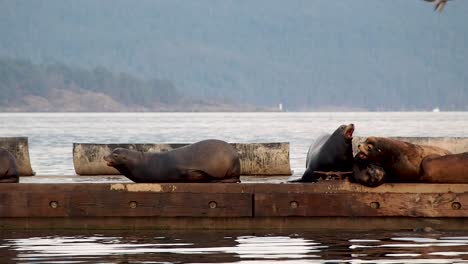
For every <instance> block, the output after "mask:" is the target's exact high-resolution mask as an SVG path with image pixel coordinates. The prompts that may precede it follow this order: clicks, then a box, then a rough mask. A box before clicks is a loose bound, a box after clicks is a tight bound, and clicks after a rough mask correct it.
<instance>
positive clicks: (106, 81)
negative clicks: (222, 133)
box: [0, 58, 237, 111]
mask: <svg viewBox="0 0 468 264" xmlns="http://www.w3.org/2000/svg"><path fill="white" fill-rule="evenodd" d="M0 94H1V97H0V111H203V110H211V111H212V110H230V109H229V107H231V108H232V107H235V105H228V104H226V103H225V102H218V103H213V102H211V101H208V100H205V101H200V100H193V99H191V98H189V97H186V96H181V95H180V94H179V92H178V91H177V89H175V87H174V86H173V84H172V83H171V82H169V81H165V80H158V79H153V80H149V81H145V80H142V79H139V78H136V77H134V76H132V75H129V74H124V73H120V74H115V73H112V72H110V71H109V70H108V69H106V68H104V67H96V68H94V69H93V70H86V69H83V68H80V67H70V66H66V65H63V64H50V65H36V64H32V63H31V62H28V61H24V60H14V59H7V58H0ZM226 108H227V109H226ZM231 110H237V109H235V108H234V109H231Z"/></svg>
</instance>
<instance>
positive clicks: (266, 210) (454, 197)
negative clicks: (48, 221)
mask: <svg viewBox="0 0 468 264" xmlns="http://www.w3.org/2000/svg"><path fill="white" fill-rule="evenodd" d="M467 210H468V185H467V184H384V185H382V186H379V187H378V188H367V187H364V186H361V185H358V184H353V183H349V182H347V181H324V182H319V183H309V184H298V183H283V184H273V183H240V184H236V183H227V184H211V183H193V184H192V183H185V184H184V183H178V184H169V183H164V184H136V183H95V184H94V183H69V184H60V183H54V184H50V183H20V184H2V185H0V217H7V218H8V217H10V218H11V217H13V218H14V217H45V218H49V217H65V218H73V217H193V218H197V217H254V218H255V217H429V218H431V217H439V218H450V217H468V211H467ZM467 219H468V218H467Z"/></svg>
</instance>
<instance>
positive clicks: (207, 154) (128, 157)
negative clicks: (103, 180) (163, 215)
mask: <svg viewBox="0 0 468 264" xmlns="http://www.w3.org/2000/svg"><path fill="white" fill-rule="evenodd" d="M104 160H105V161H107V165H108V166H111V167H114V168H116V169H117V170H118V171H119V172H120V173H122V174H123V175H125V176H126V177H127V178H129V179H130V180H132V181H134V182H147V183H149V182H239V181H240V180H239V178H240V160H239V154H238V153H237V152H236V150H235V149H234V148H233V147H232V146H231V145H229V144H228V143H226V142H224V141H221V140H215V139H209V140H203V141H200V142H197V143H194V144H191V145H187V146H185V147H181V148H177V149H174V150H170V151H167V152H161V153H150V152H139V151H134V150H129V149H124V148H116V149H114V150H113V151H112V153H111V154H110V155H109V156H106V157H105V158H104Z"/></svg>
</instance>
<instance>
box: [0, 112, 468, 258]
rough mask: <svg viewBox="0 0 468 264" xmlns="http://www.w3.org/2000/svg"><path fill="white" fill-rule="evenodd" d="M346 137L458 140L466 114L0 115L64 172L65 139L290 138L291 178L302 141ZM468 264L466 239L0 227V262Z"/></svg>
mask: <svg viewBox="0 0 468 264" xmlns="http://www.w3.org/2000/svg"><path fill="white" fill-rule="evenodd" d="M349 123H354V124H355V126H356V130H355V134H354V135H355V136H425V137H466V136H468V112H437V113H435V112H434V113H433V112H405V113H402V112H398V113H391V112H380V113H376V112H373V113H365V112H359V113H0V124H1V126H0V136H2V137H12V136H27V137H28V138H29V150H30V157H31V163H32V167H33V169H34V170H35V171H36V173H37V175H38V176H36V177H41V175H74V174H75V172H74V170H73V163H72V146H73V145H72V144H73V143H192V142H196V141H199V140H203V139H208V138H217V139H222V140H225V141H228V142H244V143H249V142H290V144H291V145H290V159H291V167H292V169H293V170H295V171H296V172H301V171H303V170H304V167H305V156H306V153H307V149H308V147H309V145H310V144H311V143H312V142H313V141H314V139H315V138H317V137H318V136H319V135H321V134H323V133H331V132H333V131H334V130H335V129H336V128H337V127H338V126H340V125H341V124H349ZM272 262H279V263H340V262H341V263H468V233H464V232H450V233H448V232H438V231H437V230H435V231H432V232H429V233H418V232H412V231H405V232H403V231H402V232H392V233H388V232H350V233H343V232H339V233H335V232H314V233H310V232H302V231H301V230H297V231H290V232H287V233H284V232H279V231H275V230H271V231H269V232H267V233H265V232H256V231H255V230H239V231H231V232H227V231H210V232H202V233H196V232H193V231H190V232H188V231H187V232H183V231H179V232H163V231H154V230H152V231H144V232H132V231H99V230H95V231H92V232H91V231H81V232H80V231H57V230H53V231H52V230H50V231H47V230H41V231H26V230H17V231H7V230H0V263H272Z"/></svg>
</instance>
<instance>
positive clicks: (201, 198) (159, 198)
mask: <svg viewBox="0 0 468 264" xmlns="http://www.w3.org/2000/svg"><path fill="white" fill-rule="evenodd" d="M68 215H69V216H73V217H75V216H93V217H95V216H119V217H121V216H132V217H135V216H162V217H179V216H190V217H247V216H248V217H250V216H252V195H251V194H248V193H228V194H220V193H208V194H205V193H116V192H114V193H104V194H102V193H101V194H92V193H89V192H81V193H74V194H73V195H72V196H71V198H70V204H69V209H68Z"/></svg>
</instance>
